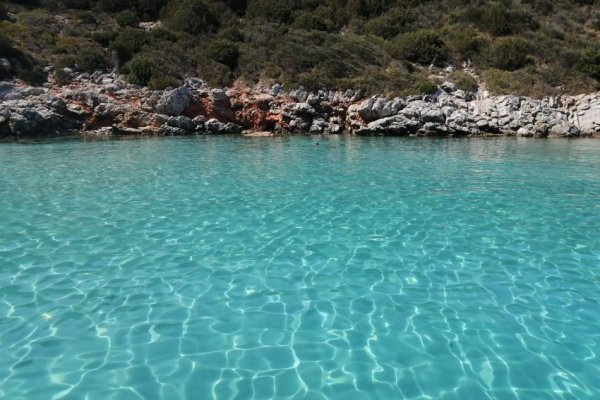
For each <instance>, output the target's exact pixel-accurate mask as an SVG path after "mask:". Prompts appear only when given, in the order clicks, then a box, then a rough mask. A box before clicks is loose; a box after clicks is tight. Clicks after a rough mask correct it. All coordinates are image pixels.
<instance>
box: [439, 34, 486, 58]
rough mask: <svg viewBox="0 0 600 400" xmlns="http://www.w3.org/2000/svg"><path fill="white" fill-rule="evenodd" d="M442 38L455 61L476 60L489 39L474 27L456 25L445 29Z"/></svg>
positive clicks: (483, 50)
mask: <svg viewBox="0 0 600 400" xmlns="http://www.w3.org/2000/svg"><path fill="white" fill-rule="evenodd" d="M444 40H445V42H446V44H447V45H448V49H449V51H450V53H451V54H452V58H453V59H454V60H455V61H457V62H459V63H460V62H463V61H466V60H469V59H470V60H472V61H473V60H477V59H478V58H479V56H480V55H481V53H482V52H485V50H486V49H487V47H488V46H489V41H488V39H486V38H485V37H484V36H482V35H481V34H479V33H478V32H477V31H476V30H475V29H473V28H470V27H467V26H463V25H456V26H450V27H448V28H446V29H445V32H444Z"/></svg>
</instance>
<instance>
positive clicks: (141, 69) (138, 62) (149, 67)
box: [129, 55, 156, 86]
mask: <svg viewBox="0 0 600 400" xmlns="http://www.w3.org/2000/svg"><path fill="white" fill-rule="evenodd" d="M155 71H156V64H155V63H154V61H153V60H152V59H151V58H150V57H148V56H145V55H137V56H135V57H134V58H133V60H131V62H130V63H129V81H130V82H131V83H134V84H136V85H142V86H146V85H148V82H150V79H151V78H152V75H153V74H154V73H155Z"/></svg>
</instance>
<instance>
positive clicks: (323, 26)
mask: <svg viewBox="0 0 600 400" xmlns="http://www.w3.org/2000/svg"><path fill="white" fill-rule="evenodd" d="M292 27H294V28H298V29H306V30H309V31H310V30H315V31H325V32H332V31H334V30H335V29H336V26H335V22H334V21H333V10H332V9H331V8H330V7H318V8H317V9H316V10H310V11H309V10H306V11H300V12H299V13H298V15H297V16H296V18H295V19H294V22H293V24H292Z"/></svg>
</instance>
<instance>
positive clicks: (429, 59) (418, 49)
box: [391, 29, 448, 66]
mask: <svg viewBox="0 0 600 400" xmlns="http://www.w3.org/2000/svg"><path fill="white" fill-rule="evenodd" d="M391 53H392V55H393V56H395V57H396V58H399V59H405V60H408V61H411V62H414V63H417V64H423V65H428V64H434V65H437V66H443V65H444V63H445V62H446V60H447V59H448V48H447V47H446V44H445V43H444V41H443V40H442V38H441V37H440V35H439V34H438V33H437V32H434V31H432V30H429V29H420V30H417V31H414V32H409V33H405V34H404V35H401V36H399V37H398V38H397V39H396V40H394V41H393V42H392V47H391Z"/></svg>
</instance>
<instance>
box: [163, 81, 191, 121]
mask: <svg viewBox="0 0 600 400" xmlns="http://www.w3.org/2000/svg"><path fill="white" fill-rule="evenodd" d="M191 100H192V89H190V88H189V87H185V86H184V87H180V88H178V89H173V90H168V91H166V92H164V93H163V95H162V96H161V97H160V99H159V100H158V102H157V104H156V111H157V112H159V113H161V114H167V115H174V116H177V115H181V114H182V113H183V112H184V111H185V109H186V108H187V106H189V104H190V101H191Z"/></svg>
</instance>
